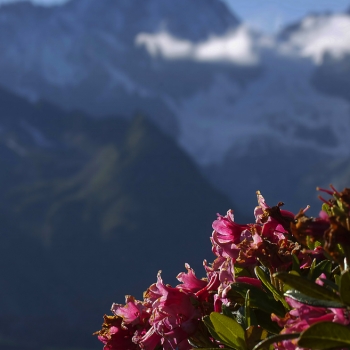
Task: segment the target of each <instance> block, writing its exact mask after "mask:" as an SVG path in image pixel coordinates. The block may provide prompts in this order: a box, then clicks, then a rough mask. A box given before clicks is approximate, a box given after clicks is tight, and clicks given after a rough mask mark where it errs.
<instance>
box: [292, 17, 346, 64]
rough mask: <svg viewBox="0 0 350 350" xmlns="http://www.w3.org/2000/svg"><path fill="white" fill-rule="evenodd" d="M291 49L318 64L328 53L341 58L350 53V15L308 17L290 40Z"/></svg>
mask: <svg viewBox="0 0 350 350" xmlns="http://www.w3.org/2000/svg"><path fill="white" fill-rule="evenodd" d="M288 46H289V48H290V50H293V51H296V52H297V53H298V54H299V55H301V56H303V57H309V58H311V59H312V60H313V61H314V62H315V63H316V64H320V63H322V61H323V58H324V55H325V54H326V53H328V54H330V55H331V56H332V57H334V58H336V59H339V58H342V57H343V56H344V55H345V54H349V53H350V16H348V15H342V14H339V15H332V16H326V15H325V16H317V17H311V16H310V17H306V18H305V19H304V20H303V21H302V22H301V28H300V29H299V30H298V31H296V32H295V33H293V34H292V35H291V37H290V40H289V42H288Z"/></svg>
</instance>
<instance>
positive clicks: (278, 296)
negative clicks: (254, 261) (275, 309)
mask: <svg viewBox="0 0 350 350" xmlns="http://www.w3.org/2000/svg"><path fill="white" fill-rule="evenodd" d="M254 271H255V274H256V275H257V277H258V278H259V279H260V281H261V282H262V283H264V285H265V286H266V287H267V288H268V290H269V291H270V292H271V293H272V294H273V295H274V297H275V298H276V299H277V300H279V301H280V302H281V303H282V305H283V306H284V307H285V309H287V310H289V309H290V307H289V305H288V304H287V303H286V301H285V300H284V297H283V296H282V295H281V294H280V293H279V292H278V291H277V289H276V288H275V287H274V286H273V285H272V284H271V282H270V281H269V279H268V277H267V276H266V274H265V272H264V271H263V270H262V269H261V268H260V266H256V267H255V269H254Z"/></svg>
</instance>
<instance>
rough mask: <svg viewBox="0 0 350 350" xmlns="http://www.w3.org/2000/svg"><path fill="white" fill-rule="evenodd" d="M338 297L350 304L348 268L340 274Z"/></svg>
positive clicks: (349, 275) (349, 274) (349, 272)
mask: <svg viewBox="0 0 350 350" xmlns="http://www.w3.org/2000/svg"><path fill="white" fill-rule="evenodd" d="M339 291H340V297H341V300H342V301H343V302H344V304H346V305H349V306H350V270H346V271H344V272H343V273H342V274H341V276H340V287H339Z"/></svg>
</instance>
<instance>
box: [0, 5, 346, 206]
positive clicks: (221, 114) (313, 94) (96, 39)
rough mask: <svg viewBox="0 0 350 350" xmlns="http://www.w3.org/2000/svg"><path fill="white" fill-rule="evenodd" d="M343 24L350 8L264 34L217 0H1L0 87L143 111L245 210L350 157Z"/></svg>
mask: <svg viewBox="0 0 350 350" xmlns="http://www.w3.org/2000/svg"><path fill="white" fill-rule="evenodd" d="M349 33H350V15H349V14H346V13H344V14H322V15H310V16H308V17H306V18H304V19H302V20H301V21H300V22H299V23H296V24H294V25H291V26H289V27H287V28H286V29H285V30H283V31H282V32H281V33H280V34H279V35H277V36H276V37H269V36H266V35H263V34H260V33H256V32H253V31H251V30H250V29H249V28H247V27H246V26H245V25H244V24H242V23H240V22H239V21H238V19H237V18H236V17H235V16H234V15H233V14H231V13H230V12H229V10H228V9H227V8H226V6H225V5H224V4H223V3H222V2H221V1H220V0H191V1H188V0H178V1H176V2H175V1H172V0H162V1H157V0H144V1H137V0H119V1H112V0H100V1H97V0H72V1H70V2H68V3H67V4H66V5H64V6H57V7H53V8H42V7H37V6H33V5H30V4H28V3H17V4H13V5H7V6H2V7H1V8H0V50H1V52H2V54H1V55H0V84H1V85H3V86H4V87H6V88H7V89H10V90H12V91H15V92H17V93H20V94H22V95H23V96H25V97H27V98H30V99H34V100H35V99H40V98H45V99H47V100H49V101H51V102H54V103H56V104H59V105H60V106H62V107H64V108H66V109H73V108H79V109H83V110H85V111H88V112H89V113H91V114H93V115H95V116H101V115H104V114H111V113H113V114H115V113H118V114H120V115H124V116H125V117H130V116H131V115H132V114H133V113H135V112H137V111H143V112H145V113H147V114H148V115H149V117H150V118H151V119H152V120H153V121H154V122H155V123H156V124H158V125H159V126H160V127H161V128H162V129H163V130H165V131H166V132H168V133H169V134H171V135H172V136H173V137H175V138H176V140H177V141H178V143H179V144H180V145H181V146H182V147H183V148H184V149H185V150H186V151H187V152H188V153H189V154H190V155H191V156H192V157H193V158H194V159H195V160H196V162H197V164H198V165H199V166H200V167H201V169H202V170H203V172H204V173H205V174H206V175H207V177H208V178H209V179H210V180H211V181H212V182H213V183H214V184H215V185H216V186H217V187H219V188H220V189H221V190H223V191H225V192H227V193H229V194H230V196H231V198H232V199H233V200H235V199H236V198H238V200H239V201H241V202H242V204H241V205H242V206H243V207H245V206H247V205H248V202H249V203H250V199H249V200H246V199H244V193H243V192H242V191H243V190H244V191H245V192H246V193H248V194H250V193H251V192H252V194H251V198H252V200H251V202H252V203H254V191H255V190H257V189H260V190H265V191H266V192H265V193H267V195H270V197H271V198H272V202H273V201H276V200H284V201H286V202H287V203H288V202H289V203H292V204H293V205H294V207H295V206H298V205H299V204H296V196H297V195H298V196H300V195H302V193H303V192H304V191H303V185H302V184H303V178H304V175H305V174H306V173H309V172H312V169H313V167H314V166H317V164H319V163H322V162H324V161H327V162H331V161H332V160H333V159H338V158H339V157H342V158H347V157H350V137H349V136H350V95H349V91H350V90H349V82H348V79H346V78H345V77H347V76H348V75H346V73H349V70H350V36H349ZM317 181H318V179H317V176H316V175H315V177H314V182H315V184H318V183H317ZM242 182H243V184H242ZM309 182H310V181H309ZM311 182H312V181H311ZM312 185H314V184H313V183H312ZM291 186H292V187H296V188H297V190H296V191H291ZM277 190H278V191H279V193H280V195H281V196H282V198H280V197H278V198H277V195H276V192H277ZM303 204H304V203H302V204H300V205H303ZM305 204H306V203H305ZM250 205H251V204H250ZM253 205H254V204H253Z"/></svg>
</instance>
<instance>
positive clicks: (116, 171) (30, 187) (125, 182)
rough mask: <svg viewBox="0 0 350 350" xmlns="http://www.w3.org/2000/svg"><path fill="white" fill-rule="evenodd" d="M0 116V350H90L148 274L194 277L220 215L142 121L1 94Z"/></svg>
mask: <svg viewBox="0 0 350 350" xmlns="http://www.w3.org/2000/svg"><path fill="white" fill-rule="evenodd" d="M0 116H1V124H0V125H1V131H0V154H1V156H0V159H1V167H0V178H1V181H0V189H1V191H0V203H1V207H0V217H1V223H2V225H1V230H0V240H1V244H0V260H1V261H0V278H1V285H2V287H1V291H0V309H1V315H0V349H44V348H45V349H46V348H48V347H49V346H51V347H55V348H56V347H57V348H59V347H62V348H64V347H67V348H68V347H69V348H70V349H72V348H74V347H79V348H83V347H84V346H85V347H86V348H93V347H95V348H97V347H100V345H99V342H98V341H96V340H95V339H94V338H93V337H92V336H91V334H92V332H93V331H96V330H97V329H99V327H100V325H101V323H102V316H103V314H104V313H108V310H109V309H110V306H111V303H112V302H119V303H122V302H123V301H124V295H125V294H134V295H135V296H136V297H137V298H141V297H142V292H143V291H144V290H145V289H147V287H148V286H149V285H150V284H152V283H154V282H155V280H156V275H157V272H158V270H163V274H162V276H163V278H164V280H165V281H166V282H167V283H171V284H174V283H175V276H176V275H177V274H178V273H179V272H181V271H183V270H184V263H185V262H188V263H190V264H191V266H192V267H194V268H195V269H196V271H197V275H198V276H202V275H203V272H204V271H202V269H203V267H202V261H203V259H205V258H206V259H208V260H209V261H211V260H213V255H212V253H211V251H210V247H211V245H210V241H209V237H210V235H211V223H212V221H213V220H214V219H215V217H216V215H215V214H216V212H221V213H225V211H226V210H227V209H229V207H230V204H229V202H228V200H227V199H226V198H225V197H224V196H222V195H220V194H218V192H217V191H215V190H214V189H213V188H212V187H211V186H210V185H209V184H208V182H207V181H206V180H205V179H204V178H203V176H202V175H201V174H200V173H199V171H198V169H197V167H196V166H195V165H194V163H193V161H192V160H191V159H190V158H189V156H188V155H186V154H185V153H184V152H183V151H182V150H181V149H180V148H179V147H178V146H177V145H176V143H175V142H174V141H173V140H172V139H171V138H170V137H169V136H167V135H165V134H164V133H162V132H161V131H160V130H159V129H158V128H157V127H155V126H154V125H153V124H152V123H151V122H150V121H149V120H147V119H146V118H144V117H143V116H141V115H138V116H135V117H134V118H133V119H132V120H130V121H125V120H123V119H121V118H116V117H113V118H112V117H111V118H103V119H101V120H96V119H93V118H91V117H89V116H87V115H85V114H83V113H80V112H70V113H67V112H63V111H62V110H60V109H58V108H56V107H55V106H54V105H51V104H49V103H46V102H39V103H36V104H31V103H29V102H27V101H25V100H23V99H22V98H19V97H17V96H15V95H13V94H10V93H8V92H6V91H4V90H0ZM238 217H239V215H238ZM242 219H243V218H242ZM19 334H20V335H21V336H20V337H19V336H18V335H19Z"/></svg>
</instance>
